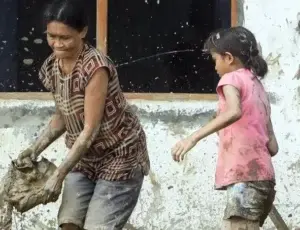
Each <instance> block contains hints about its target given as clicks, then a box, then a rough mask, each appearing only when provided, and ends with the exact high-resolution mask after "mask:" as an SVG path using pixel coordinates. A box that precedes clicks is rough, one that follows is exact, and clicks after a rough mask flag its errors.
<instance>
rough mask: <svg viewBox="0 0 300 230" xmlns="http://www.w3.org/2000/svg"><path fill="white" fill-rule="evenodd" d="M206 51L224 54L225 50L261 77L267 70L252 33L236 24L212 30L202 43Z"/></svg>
mask: <svg viewBox="0 0 300 230" xmlns="http://www.w3.org/2000/svg"><path fill="white" fill-rule="evenodd" d="M204 50H205V51H206V52H216V53H218V54H221V55H225V54H226V52H228V53H231V55H232V56H234V57H237V58H239V60H240V61H241V62H242V63H243V65H244V67H245V68H246V69H249V70H251V71H252V72H253V73H254V74H255V75H257V76H259V77H261V78H263V77H264V76H265V75H266V74H267V72H268V65H267V63H266V61H265V60H264V59H263V58H262V56H261V55H260V54H259V50H258V47H257V42H256V39H255V36H254V34H253V33H252V32H251V31H249V30H248V29H246V28H245V27H242V26H238V27H232V28H229V29H221V30H219V31H216V32H214V33H213V34H211V35H210V37H209V38H208V39H207V40H206V42H205V44H204Z"/></svg>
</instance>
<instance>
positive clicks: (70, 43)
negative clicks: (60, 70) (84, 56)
mask: <svg viewBox="0 0 300 230" xmlns="http://www.w3.org/2000/svg"><path fill="white" fill-rule="evenodd" d="M46 33H47V41H48V45H49V46H50V47H51V48H52V50H53V52H54V54H55V56H56V57H57V58H60V59H63V58H76V57H74V56H76V55H78V50H79V49H80V48H81V44H82V39H83V38H84V37H85V36H86V33H87V28H84V29H83V30H82V31H81V32H79V31H78V30H76V29H74V28H72V27H70V26H68V25H66V24H63V23H61V22H57V21H53V22H50V23H48V24H47V31H46Z"/></svg>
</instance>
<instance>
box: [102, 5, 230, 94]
mask: <svg viewBox="0 0 300 230" xmlns="http://www.w3.org/2000/svg"><path fill="white" fill-rule="evenodd" d="M108 12H109V17H108V55H109V56H110V57H111V58H112V60H113V61H115V63H116V64H117V65H118V66H119V67H118V71H119V77H120V81H121V85H122V87H123V90H124V91H125V92H174V93H179V92H180V93H214V92H215V86H216V84H217V81H218V77H217V76H216V74H215V72H214V67H213V63H212V61H211V60H210V57H209V56H208V55H203V53H202V47H203V42H204V40H205V39H206V38H207V36H208V35H209V33H210V32H212V31H213V30H215V29H217V28H220V27H230V1H227V0H201V1H199V0H184V1H182V0H131V1H119V0H110V1H109V5H108Z"/></svg>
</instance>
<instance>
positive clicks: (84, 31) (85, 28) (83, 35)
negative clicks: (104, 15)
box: [80, 26, 88, 39]
mask: <svg viewBox="0 0 300 230" xmlns="http://www.w3.org/2000/svg"><path fill="white" fill-rule="evenodd" d="M87 32H88V27H87V26H86V27H84V28H83V30H82V31H81V32H80V37H81V39H84V38H85V37H86V35H87Z"/></svg>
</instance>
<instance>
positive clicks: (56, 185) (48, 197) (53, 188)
mask: <svg viewBox="0 0 300 230" xmlns="http://www.w3.org/2000/svg"><path fill="white" fill-rule="evenodd" d="M63 181H64V178H62V177H61V176H59V174H58V172H55V173H54V174H53V175H52V176H51V177H50V178H49V179H48V180H47V182H46V184H45V187H44V192H45V199H44V204H47V203H49V202H55V201H56V200H57V199H58V197H59V195H60V193H61V189H62V183H63Z"/></svg>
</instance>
